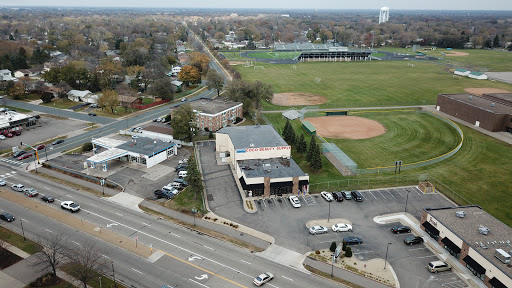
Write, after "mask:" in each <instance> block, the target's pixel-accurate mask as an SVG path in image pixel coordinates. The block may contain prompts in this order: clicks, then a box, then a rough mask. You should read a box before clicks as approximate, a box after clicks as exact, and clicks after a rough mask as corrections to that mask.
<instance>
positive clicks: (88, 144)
mask: <svg viewBox="0 0 512 288" xmlns="http://www.w3.org/2000/svg"><path fill="white" fill-rule="evenodd" d="M92 149H93V146H92V143H91V142H85V143H84V144H83V145H82V151H83V152H88V151H92Z"/></svg>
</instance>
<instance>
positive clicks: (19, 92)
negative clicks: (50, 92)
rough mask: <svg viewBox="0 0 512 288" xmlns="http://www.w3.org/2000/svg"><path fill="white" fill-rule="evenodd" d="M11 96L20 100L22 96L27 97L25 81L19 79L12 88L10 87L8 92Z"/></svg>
mask: <svg viewBox="0 0 512 288" xmlns="http://www.w3.org/2000/svg"><path fill="white" fill-rule="evenodd" d="M7 94H8V95H9V96H11V97H12V99H14V100H20V99H22V98H25V84H24V82H23V81H18V82H16V84H14V86H13V87H12V88H10V89H9V91H8V93H7Z"/></svg>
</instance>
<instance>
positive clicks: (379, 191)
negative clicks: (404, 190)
mask: <svg viewBox="0 0 512 288" xmlns="http://www.w3.org/2000/svg"><path fill="white" fill-rule="evenodd" d="M377 192H379V194H380V196H382V198H384V199H386V196H384V195H383V194H382V192H380V190H378V191H377Z"/></svg>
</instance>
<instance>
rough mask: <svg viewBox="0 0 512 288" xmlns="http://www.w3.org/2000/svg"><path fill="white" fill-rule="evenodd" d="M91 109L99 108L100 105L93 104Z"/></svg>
mask: <svg viewBox="0 0 512 288" xmlns="http://www.w3.org/2000/svg"><path fill="white" fill-rule="evenodd" d="M90 107H91V108H98V104H91V106H90Z"/></svg>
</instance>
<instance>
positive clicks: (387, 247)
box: [384, 242, 391, 269]
mask: <svg viewBox="0 0 512 288" xmlns="http://www.w3.org/2000/svg"><path fill="white" fill-rule="evenodd" d="M389 245H391V242H389V243H388V246H386V259H384V269H386V263H388V250H389Z"/></svg>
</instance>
